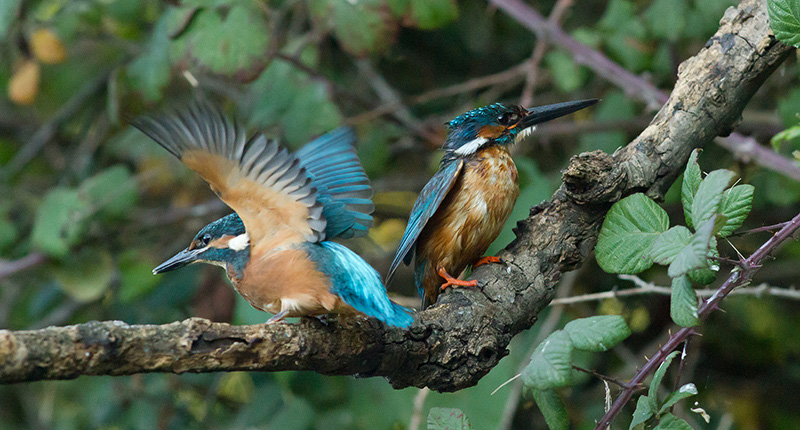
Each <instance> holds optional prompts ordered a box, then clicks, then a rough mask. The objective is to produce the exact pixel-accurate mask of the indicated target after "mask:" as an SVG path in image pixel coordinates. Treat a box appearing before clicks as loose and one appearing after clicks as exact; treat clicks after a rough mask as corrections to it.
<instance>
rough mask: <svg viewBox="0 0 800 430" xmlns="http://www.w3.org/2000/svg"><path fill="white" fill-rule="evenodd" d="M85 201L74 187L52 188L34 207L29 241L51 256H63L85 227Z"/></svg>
mask: <svg viewBox="0 0 800 430" xmlns="http://www.w3.org/2000/svg"><path fill="white" fill-rule="evenodd" d="M85 214H86V203H84V202H83V201H82V200H81V198H80V197H79V196H78V192H77V191H76V190H72V189H68V188H55V189H52V190H50V192H48V193H47V195H46V196H45V197H44V200H43V201H42V203H41V204H40V205H39V208H38V210H37V211H36V221H35V222H34V224H33V231H32V232H31V243H32V245H33V246H34V247H35V248H36V249H39V250H40V251H43V252H45V253H47V254H49V255H50V256H52V257H63V256H65V255H66V254H67V252H68V251H69V248H70V246H72V245H74V244H76V243H77V242H78V239H79V238H80V235H81V232H82V231H83V227H84V222H83V221H84V218H85Z"/></svg>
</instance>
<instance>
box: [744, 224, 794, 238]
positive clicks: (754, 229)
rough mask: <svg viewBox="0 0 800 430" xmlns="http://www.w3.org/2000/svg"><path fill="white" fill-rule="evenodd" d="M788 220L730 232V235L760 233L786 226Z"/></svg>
mask: <svg viewBox="0 0 800 430" xmlns="http://www.w3.org/2000/svg"><path fill="white" fill-rule="evenodd" d="M790 222H791V221H786V222H782V223H778V224H773V225H765V226H763V227H757V228H753V229H750V230H745V231H741V232H738V233H734V234H732V236H746V235H748V234H754V233H761V232H762V231H775V230H780V229H782V228H784V227H786V226H787V225H789V223H790Z"/></svg>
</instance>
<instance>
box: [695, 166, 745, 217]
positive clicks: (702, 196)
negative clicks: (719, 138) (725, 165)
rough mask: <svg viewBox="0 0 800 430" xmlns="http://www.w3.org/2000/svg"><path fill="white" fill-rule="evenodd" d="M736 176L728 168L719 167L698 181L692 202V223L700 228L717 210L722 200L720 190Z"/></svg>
mask: <svg viewBox="0 0 800 430" xmlns="http://www.w3.org/2000/svg"><path fill="white" fill-rule="evenodd" d="M735 176H736V174H735V173H733V172H731V171H730V170H725V169H719V170H714V171H713V172H711V173H709V174H708V176H706V177H705V179H703V181H702V182H700V186H699V187H698V188H697V194H695V196H694V201H693V202H692V225H693V226H694V227H695V228H700V226H701V225H703V223H705V222H706V220H708V219H709V218H711V217H712V216H713V215H714V214H715V213H718V211H719V203H720V201H722V192H723V191H725V188H728V185H730V184H731V181H732V180H733V178H734V177H735Z"/></svg>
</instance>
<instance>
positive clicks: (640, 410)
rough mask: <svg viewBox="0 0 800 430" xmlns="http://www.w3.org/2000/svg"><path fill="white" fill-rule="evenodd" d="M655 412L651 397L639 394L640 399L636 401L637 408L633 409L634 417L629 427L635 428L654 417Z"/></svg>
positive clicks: (631, 429)
mask: <svg viewBox="0 0 800 430" xmlns="http://www.w3.org/2000/svg"><path fill="white" fill-rule="evenodd" d="M654 413H655V411H654V410H653V405H652V402H651V401H650V398H649V397H647V396H639V400H637V401H636V410H635V411H633V419H632V420H631V425H630V427H628V429H629V430H633V428H634V427H636V426H638V425H639V424H642V423H644V422H645V421H647V420H649V419H650V418H652V417H653V415H654Z"/></svg>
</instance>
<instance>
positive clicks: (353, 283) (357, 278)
mask: <svg viewBox="0 0 800 430" xmlns="http://www.w3.org/2000/svg"><path fill="white" fill-rule="evenodd" d="M303 247H304V249H305V250H306V252H307V253H308V257H309V259H311V261H313V262H314V264H315V265H316V266H317V269H318V270H319V271H321V272H322V273H324V274H325V275H326V276H328V278H329V279H330V281H331V289H330V291H331V293H333V294H336V295H337V296H339V297H340V298H341V299H342V300H343V301H344V302H345V303H347V304H348V305H350V306H352V307H353V308H355V309H356V310H357V311H359V312H363V313H365V314H367V315H369V316H373V317H375V318H378V319H379V320H381V321H384V322H386V323H387V324H390V325H394V326H397V327H407V326H408V325H409V324H411V322H412V321H413V318H412V317H411V315H409V312H410V311H409V310H408V309H406V308H404V307H402V306H400V305H398V304H397V303H394V302H392V301H391V300H390V299H389V296H387V295H386V288H384V286H383V284H381V276H380V275H379V274H378V272H377V271H375V269H373V268H372V266H370V265H369V264H367V262H366V261H364V259H362V258H361V257H359V256H358V255H357V254H356V253H354V252H353V251H351V250H350V249H348V248H347V247H345V246H343V245H340V244H338V243H336V242H329V241H323V242H320V243H313V244H312V243H306V244H303Z"/></svg>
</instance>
